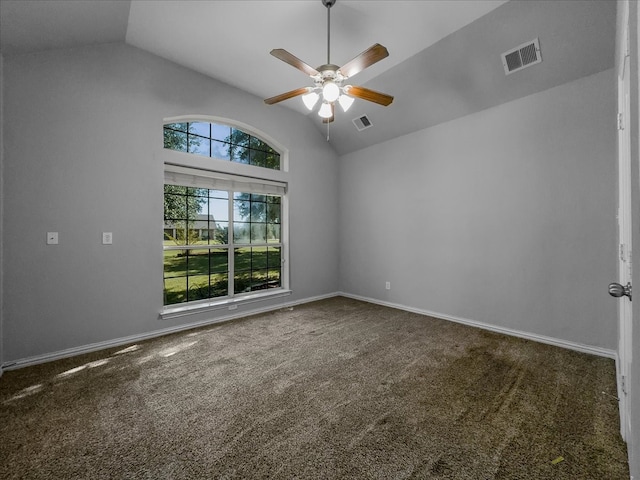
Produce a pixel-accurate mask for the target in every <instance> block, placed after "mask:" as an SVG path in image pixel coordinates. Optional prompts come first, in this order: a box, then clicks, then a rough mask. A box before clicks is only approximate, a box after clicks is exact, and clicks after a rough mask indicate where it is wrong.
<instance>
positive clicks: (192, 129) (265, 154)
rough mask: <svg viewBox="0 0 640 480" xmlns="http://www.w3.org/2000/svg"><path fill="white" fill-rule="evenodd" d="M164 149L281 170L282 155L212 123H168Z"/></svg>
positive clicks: (253, 139)
mask: <svg viewBox="0 0 640 480" xmlns="http://www.w3.org/2000/svg"><path fill="white" fill-rule="evenodd" d="M164 148H169V149H171V150H177V151H180V152H187V153H193V154H196V155H203V156H205V157H213V158H217V159H221V160H229V161H231V162H236V163H244V164H246V165H255V166H257V167H264V168H270V169H273V170H280V154H279V153H278V152H276V151H275V150H274V149H273V148H271V147H270V146H269V145H268V144H266V143H265V142H263V141H262V140H260V139H259V138H257V137H255V136H253V135H250V134H248V133H246V132H243V131H242V130H238V129H237V128H233V127H230V126H228V125H219V124H216V123H210V122H180V123H168V124H166V125H165V126H164Z"/></svg>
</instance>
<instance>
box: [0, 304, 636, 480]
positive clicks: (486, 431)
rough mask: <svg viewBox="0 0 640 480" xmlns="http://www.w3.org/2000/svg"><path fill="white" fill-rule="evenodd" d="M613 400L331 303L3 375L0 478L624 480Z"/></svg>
mask: <svg viewBox="0 0 640 480" xmlns="http://www.w3.org/2000/svg"><path fill="white" fill-rule="evenodd" d="M615 395H616V388H615V366H614V362H613V361H612V360H609V359H605V358H599V357H595V356H590V355H586V354H581V353H576V352H573V351H569V350H563V349H560V348H557V347H552V346H548V345H542V344H537V343H535V342H531V341H527V340H522V339H516V338H510V337H506V336H503V335H498V334H494V333H490V332H486V331H482V330H479V329H475V328H470V327H466V326H462V325H457V324H454V323H450V322H446V321H442V320H437V319H433V318H430V317H425V316H421V315H417V314H412V313H408V312H403V311H398V310H394V309H390V308H385V307H381V306H376V305H371V304H368V303H363V302H358V301H355V300H351V299H346V298H340V297H338V298H333V299H329V300H324V301H320V302H314V303H310V304H306V305H303V306H300V307H296V308H294V309H285V310H282V311H278V312H273V313H269V314H264V315H258V316H253V317H249V318H247V319H243V320H237V321H233V322H229V323H225V324H219V325H216V326H210V327H205V328H201V329H197V330H192V331H189V332H184V333H180V334H175V335H170V336H166V337H162V338H158V339H154V340H151V341H147V342H142V343H139V344H137V345H132V346H130V347H128V348H125V347H122V348H119V349H110V350H105V351H102V352H96V353H92V354H88V355H83V356H78V357H75V358H72V359H65V360H60V361H55V362H51V363H48V364H43V365H37V366H33V367H29V368H24V369H20V370H15V371H9V372H5V374H4V376H3V377H2V378H1V379H0V408H1V410H0V434H1V435H0V436H1V438H2V442H1V443H0V459H1V461H0V477H1V478H3V479H76V478H78V479H200V478H202V479H205V478H206V479H214V478H216V479H235V478H248V479H251V478H278V479H280V478H281V479H293V478H297V479H303V478H305V479H307V478H308V479H351V478H353V479H409V478H433V479H473V480H478V479H492V480H493V479H572V480H575V479H583V480H585V479H597V480H603V479H607V480H615V479H621V480H622V479H625V480H628V478H629V472H628V467H627V461H626V447H625V445H624V443H623V442H622V441H621V439H620V435H619V422H618V411H617V408H618V405H617V400H616V399H615ZM560 457H562V460H560ZM554 460H555V462H554Z"/></svg>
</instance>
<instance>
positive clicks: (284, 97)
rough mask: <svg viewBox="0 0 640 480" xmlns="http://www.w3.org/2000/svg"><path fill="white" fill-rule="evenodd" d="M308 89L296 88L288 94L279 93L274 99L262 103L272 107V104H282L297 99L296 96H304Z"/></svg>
mask: <svg viewBox="0 0 640 480" xmlns="http://www.w3.org/2000/svg"><path fill="white" fill-rule="evenodd" d="M308 91H309V89H308V88H307V87H302V88H296V89H295V90H291V91H290V92H286V93H281V94H280V95H276V96H275V97H271V98H267V99H265V101H264V103H266V104H267V105H273V104H274V103H278V102H282V101H283V100H289V99H290V98H293V97H297V96H298V95H304V94H305V93H307V92H308Z"/></svg>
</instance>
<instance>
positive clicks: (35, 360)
mask: <svg viewBox="0 0 640 480" xmlns="http://www.w3.org/2000/svg"><path fill="white" fill-rule="evenodd" d="M337 296H339V294H338V293H337V292H332V293H328V294H325V295H318V296H315V297H308V298H304V299H301V300H295V301H292V302H287V303H281V304H279V305H277V306H269V307H262V308H256V309H253V310H247V311H243V312H238V313H234V314H230V315H225V316H223V317H219V318H214V319H209V320H203V321H200V322H193V323H189V324H186V325H180V326H177V327H169V328H163V329H161V330H155V331H153V332H148V333H142V334H139V335H131V336H129V337H121V338H115V339H113V340H106V341H104V342H97V343H91V344H88V345H82V346H79V347H73V348H68V349H66V350H59V351H57V352H51V353H45V354H42V355H35V356H33V357H26V358H21V359H18V360H14V361H11V362H7V363H6V364H3V365H1V366H0V370H16V369H19V368H24V367H30V366H32V365H37V364H40V363H45V362H52V361H54V360H60V359H62V358H68V357H74V356H76V355H82V354H84V353H91V352H96V351H99V350H104V349H106V348H112V347H120V346H122V345H127V344H130V343H136V342H141V341H144V340H149V339H152V338H156V337H161V336H163V335H169V334H172V333H177V332H182V331H185V330H191V329H193V328H198V327H204V326H206V325H213V324H216V323H223V322H228V321H231V320H237V319H238V318H243V317H248V316H250V315H258V314H261V313H268V312H274V311H277V310H282V309H284V308H291V307H295V306H298V305H303V304H305V303H310V302H316V301H318V300H325V299H327V298H332V297H337Z"/></svg>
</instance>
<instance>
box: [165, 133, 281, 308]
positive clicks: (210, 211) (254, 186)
mask: <svg viewBox="0 0 640 480" xmlns="http://www.w3.org/2000/svg"><path fill="white" fill-rule="evenodd" d="M164 147H165V149H169V150H176V151H182V152H187V153H193V154H195V155H205V156H209V157H212V165H211V170H209V169H208V168H209V167H207V166H205V167H204V168H207V170H203V169H202V168H201V166H200V164H198V165H197V166H194V165H192V164H191V163H190V161H189V160H188V159H187V160H185V159H184V158H183V157H175V158H174V157H171V156H169V157H168V158H167V159H165V183H164V227H163V228H164V231H163V233H164V239H163V255H164V275H163V277H164V278H163V280H164V305H165V307H171V306H173V307H179V306H181V305H184V304H189V308H191V307H190V306H191V304H193V305H194V306H198V305H200V304H203V305H205V306H206V305H208V304H210V302H211V301H212V300H213V301H215V302H214V304H215V305H217V304H218V300H219V301H222V302H224V301H225V300H229V301H231V300H237V299H241V298H242V297H243V296H245V297H246V296H247V295H251V296H252V297H253V296H255V295H258V296H261V294H269V293H271V292H274V291H275V290H277V289H280V290H283V291H284V293H286V290H284V287H285V286H286V277H287V276H286V271H285V270H284V269H283V258H284V252H283V250H284V247H285V244H286V242H285V239H284V238H283V237H284V234H285V233H284V232H286V228H285V227H286V225H284V223H283V218H284V215H283V211H284V205H285V199H286V197H285V195H286V183H284V182H283V181H282V180H278V178H281V177H282V173H281V172H273V170H280V154H279V153H278V152H276V150H275V149H273V148H272V147H271V146H269V145H268V144H267V143H265V142H264V141H262V140H260V139H258V138H257V137H256V136H253V135H250V134H248V133H245V132H243V131H241V130H238V129H236V128H233V127H229V126H225V125H219V124H215V123H209V122H182V123H169V124H166V125H164ZM193 158H196V157H193ZM213 158H215V159H217V160H220V159H222V160H229V161H231V162H236V163H243V164H245V165H244V166H240V165H237V166H236V167H235V168H231V165H230V164H228V163H227V164H225V163H224V162H217V160H213ZM174 162H175V163H174ZM225 165H229V167H225ZM256 167H262V168H256ZM238 169H241V170H242V169H245V170H246V172H247V175H246V176H245V175H244V174H243V175H240V174H238ZM267 169H269V170H267ZM245 170H242V173H243V172H244V171H245ZM267 172H272V173H270V174H268V173H267ZM275 293H277V292H275ZM170 310H171V311H173V310H175V309H170Z"/></svg>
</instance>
